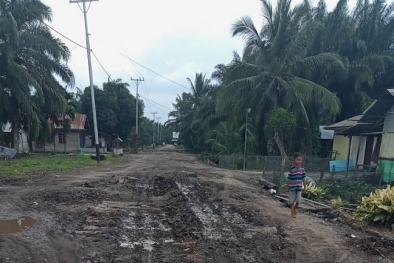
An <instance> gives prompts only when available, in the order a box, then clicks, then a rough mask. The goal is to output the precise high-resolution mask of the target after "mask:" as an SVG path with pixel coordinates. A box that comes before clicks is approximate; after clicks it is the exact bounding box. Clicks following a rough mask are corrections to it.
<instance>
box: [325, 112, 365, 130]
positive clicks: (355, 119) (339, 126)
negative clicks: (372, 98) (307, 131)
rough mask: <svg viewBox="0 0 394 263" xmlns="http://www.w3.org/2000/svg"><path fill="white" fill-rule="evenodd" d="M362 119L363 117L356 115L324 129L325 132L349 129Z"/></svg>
mask: <svg viewBox="0 0 394 263" xmlns="http://www.w3.org/2000/svg"><path fill="white" fill-rule="evenodd" d="M362 117H363V115H357V116H354V117H351V118H349V119H346V120H343V121H340V122H337V123H334V124H331V125H329V126H327V127H325V128H324V129H325V130H337V129H342V128H349V127H353V126H355V125H356V124H357V123H358V121H359V120H360V119H361V118H362Z"/></svg>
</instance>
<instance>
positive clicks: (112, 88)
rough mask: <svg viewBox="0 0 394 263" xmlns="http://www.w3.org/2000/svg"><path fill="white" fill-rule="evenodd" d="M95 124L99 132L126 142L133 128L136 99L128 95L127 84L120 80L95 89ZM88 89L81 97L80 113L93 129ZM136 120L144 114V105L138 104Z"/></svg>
mask: <svg viewBox="0 0 394 263" xmlns="http://www.w3.org/2000/svg"><path fill="white" fill-rule="evenodd" d="M94 92H95V98H96V110H97V123H98V130H99V131H100V132H104V133H107V134H109V135H111V136H112V137H120V138H121V139H122V140H127V139H128V138H129V137H130V135H131V132H132V130H133V128H134V127H135V117H136V116H135V113H136V112H135V106H136V99H135V97H134V96H133V95H132V94H131V93H130V91H129V89H128V84H127V83H124V82H122V80H121V79H117V80H115V81H109V82H106V83H103V89H99V88H97V87H95V91H94ZM90 94H91V92H90V87H87V88H85V90H84V93H83V94H82V96H81V110H82V113H85V114H87V116H88V122H89V124H90V127H93V126H92V125H93V119H92V116H93V114H92V103H91V97H90V96H91V95H90ZM138 107H139V109H138V115H139V116H138V118H139V119H140V118H141V116H142V115H143V114H144V103H143V102H142V101H139V103H138Z"/></svg>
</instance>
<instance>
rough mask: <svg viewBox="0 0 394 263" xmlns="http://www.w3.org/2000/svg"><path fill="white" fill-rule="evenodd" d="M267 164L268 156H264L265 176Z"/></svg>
mask: <svg viewBox="0 0 394 263" xmlns="http://www.w3.org/2000/svg"><path fill="white" fill-rule="evenodd" d="M266 166H267V156H264V167H263V178H264V176H265V169H266V168H265V167H266Z"/></svg>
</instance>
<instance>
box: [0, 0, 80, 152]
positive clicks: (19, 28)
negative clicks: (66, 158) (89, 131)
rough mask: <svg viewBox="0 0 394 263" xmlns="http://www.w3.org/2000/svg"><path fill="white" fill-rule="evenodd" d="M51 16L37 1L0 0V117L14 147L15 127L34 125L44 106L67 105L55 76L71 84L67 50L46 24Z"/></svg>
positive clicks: (16, 128) (16, 139)
mask: <svg viewBox="0 0 394 263" xmlns="http://www.w3.org/2000/svg"><path fill="white" fill-rule="evenodd" d="M51 17H52V14H51V10H50V8H49V7H48V6H46V5H44V4H43V3H41V1H39V0H25V1H6V0H0V40H1V42H2V44H1V45H0V74H1V76H3V77H2V78H1V79H0V105H1V106H0V108H1V110H0V118H1V121H2V122H7V121H10V122H11V123H12V128H13V134H14V147H15V148H16V149H17V150H19V149H18V148H19V128H20V127H21V126H22V125H25V126H27V127H35V128H37V127H38V124H39V123H40V108H41V107H42V106H43V105H45V104H49V105H50V107H53V108H55V107H61V108H63V109H64V108H65V107H66V101H65V98H64V92H63V87H62V86H61V84H60V83H59V81H58V78H57V77H59V78H60V79H61V81H63V82H66V83H68V84H71V85H72V84H73V81H74V77H73V74H72V72H71V70H70V69H69V68H68V67H67V65H66V64H65V63H66V62H67V60H68V59H69V57H70V51H69V50H68V48H67V47H66V45H65V44H64V43H62V42H61V41H60V40H59V39H57V38H54V37H53V36H52V34H51V32H50V30H49V28H48V27H47V26H46V24H45V21H51ZM41 121H42V120H41Z"/></svg>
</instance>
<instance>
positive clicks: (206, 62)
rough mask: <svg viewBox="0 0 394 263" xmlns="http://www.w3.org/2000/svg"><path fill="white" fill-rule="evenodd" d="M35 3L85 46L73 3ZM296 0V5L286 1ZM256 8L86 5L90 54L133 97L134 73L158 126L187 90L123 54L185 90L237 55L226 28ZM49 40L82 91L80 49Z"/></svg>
mask: <svg viewBox="0 0 394 263" xmlns="http://www.w3.org/2000/svg"><path fill="white" fill-rule="evenodd" d="M42 1H43V2H44V3H45V4H47V5H49V6H50V7H51V8H52V12H53V21H52V23H51V24H50V25H51V27H53V28H54V29H55V30H57V31H58V32H60V33H61V34H63V35H64V36H66V37H68V38H70V39H72V40H73V41H75V42H77V43H79V44H81V45H83V46H86V44H85V30H84V20H83V13H82V12H81V10H80V8H79V7H78V5H77V4H70V3H69V0H42ZM355 1H356V0H350V2H351V3H354V2H355ZM272 2H273V3H274V2H276V1H275V0H272ZM297 2H300V1H297V0H295V1H294V3H297ZM312 2H317V0H315V1H312ZM336 3H337V0H327V5H328V7H329V8H330V9H332V8H333V7H334V6H335V4H336ZM80 6H82V5H81V4H80ZM87 6H89V4H87ZM260 10H261V8H260V1H259V0H198V1H197V0H187V1H185V0H166V1H163V0H100V1H94V2H92V3H91V5H90V9H89V12H88V23H89V32H90V41H91V48H92V50H93V52H94V53H95V54H96V55H97V57H98V59H99V61H100V62H101V63H102V65H103V67H104V68H105V69H106V71H107V72H108V73H109V74H110V75H111V78H113V79H117V78H121V79H122V80H123V81H125V82H129V83H130V90H131V92H132V93H133V94H134V95H135V85H134V83H132V82H131V81H130V76H132V77H134V78H138V77H139V74H140V75H142V76H143V77H144V78H145V83H144V85H141V86H140V89H139V94H140V95H141V96H143V97H142V99H143V100H144V102H145V106H146V107H145V116H147V117H149V118H152V115H151V114H150V113H151V112H157V115H156V117H157V116H158V117H161V120H160V122H165V121H166V120H167V118H168V112H169V111H170V109H172V108H173V107H172V103H173V102H174V101H175V97H176V96H177V94H181V93H182V92H183V91H187V90H186V89H184V88H182V87H180V86H178V85H176V84H174V83H172V82H169V81H168V80H166V79H164V78H161V77H159V76H157V75H155V74H153V73H152V72H150V71H148V70H146V69H144V68H142V67H141V66H139V65H137V64H135V63H134V65H133V63H132V62H131V61H130V60H128V59H127V58H125V57H124V55H125V56H129V57H130V58H132V59H133V60H135V61H136V62H138V63H140V64H142V65H144V66H146V67H148V68H149V69H151V70H153V71H155V72H157V73H159V74H161V75H163V76H165V77H167V78H169V79H171V80H173V81H175V82H177V83H180V84H181V85H183V86H186V87H188V86H189V85H188V83H187V81H186V78H187V77H190V78H191V79H194V76H195V73H196V72H202V73H206V75H207V76H208V77H209V76H210V75H211V73H212V70H213V68H214V66H215V65H217V64H219V63H228V62H230V60H231V58H232V52H233V51H234V50H236V51H241V50H242V48H243V44H242V41H241V40H239V39H235V38H232V37H231V34H230V29H231V24H232V23H233V22H235V21H236V20H237V19H239V18H241V17H242V16H245V15H248V16H250V17H252V19H253V20H254V22H255V24H256V26H259V27H260V25H261V23H262V19H261V11H260ZM54 34H55V35H57V36H59V37H60V38H62V39H63V41H64V42H65V43H66V44H67V45H68V47H69V48H70V50H71V52H72V58H71V60H70V62H69V66H70V68H71V69H72V70H73V72H74V74H75V78H76V86H78V87H81V88H84V87H86V86H88V85H89V74H88V66H87V57H86V56H87V55H86V50H84V49H82V48H80V47H78V46H77V45H75V44H73V43H72V42H70V41H68V40H66V39H64V38H63V37H61V36H60V35H58V34H57V33H55V32H54ZM92 59H93V79H94V84H96V85H98V86H99V87H101V85H102V83H103V82H105V81H107V79H108V77H107V75H106V73H105V72H104V70H103V69H102V68H101V67H100V65H99V64H98V62H97V61H96V60H95V58H94V57H93V58H92ZM147 98H149V99H150V100H152V101H154V102H156V103H159V104H161V105H163V106H165V107H163V106H159V105H158V104H155V103H154V102H149V101H148V100H147Z"/></svg>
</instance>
